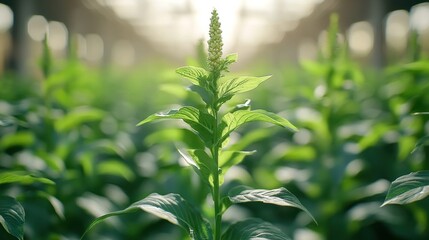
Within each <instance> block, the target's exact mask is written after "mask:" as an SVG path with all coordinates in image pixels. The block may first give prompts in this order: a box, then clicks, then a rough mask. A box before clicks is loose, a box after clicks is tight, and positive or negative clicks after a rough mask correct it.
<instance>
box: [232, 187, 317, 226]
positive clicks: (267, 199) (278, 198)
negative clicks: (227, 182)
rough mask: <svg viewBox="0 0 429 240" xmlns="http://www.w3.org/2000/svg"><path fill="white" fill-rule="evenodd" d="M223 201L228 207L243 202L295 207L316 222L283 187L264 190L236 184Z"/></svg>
mask: <svg viewBox="0 0 429 240" xmlns="http://www.w3.org/2000/svg"><path fill="white" fill-rule="evenodd" d="M224 201H225V202H224V203H225V207H226V208H228V207H229V206H230V204H231V203H234V204H236V203H245V202H262V203H268V204H274V205H278V206H287V207H295V208H298V209H301V210H303V211H304V212H306V213H307V214H308V215H309V216H310V217H311V218H312V219H313V221H314V222H316V220H315V219H314V217H313V216H312V215H311V213H310V212H309V211H308V210H307V208H305V207H304V206H303V205H302V204H301V202H300V201H299V200H298V198H297V197H296V196H295V195H293V194H292V193H291V192H289V191H288V190H287V189H286V188H283V187H282V188H277V189H272V190H265V189H249V188H248V187H245V186H238V187H235V188H233V189H232V190H231V191H230V192H229V193H228V197H227V199H224ZM228 202H229V203H228Z"/></svg>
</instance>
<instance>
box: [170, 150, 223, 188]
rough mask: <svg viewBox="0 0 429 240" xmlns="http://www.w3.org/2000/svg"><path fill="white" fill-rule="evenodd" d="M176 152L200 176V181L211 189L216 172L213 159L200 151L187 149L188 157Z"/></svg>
mask: <svg viewBox="0 0 429 240" xmlns="http://www.w3.org/2000/svg"><path fill="white" fill-rule="evenodd" d="M178 151H179V153H180V155H182V157H183V158H184V159H185V161H186V162H187V163H189V164H190V165H191V166H192V167H193V168H194V170H195V172H196V173H197V174H198V175H200V177H201V179H202V180H204V181H205V182H206V183H207V184H208V185H209V186H210V187H211V188H213V186H214V185H213V177H214V174H217V172H218V170H217V168H216V165H215V163H214V160H213V158H212V157H210V156H209V155H208V154H207V153H206V152H205V151H204V150H202V149H187V150H186V152H187V153H188V155H187V154H186V153H185V152H184V151H182V150H178Z"/></svg>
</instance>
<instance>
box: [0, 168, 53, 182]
mask: <svg viewBox="0 0 429 240" xmlns="http://www.w3.org/2000/svg"><path fill="white" fill-rule="evenodd" d="M36 182H40V183H44V184H55V183H54V182H53V181H52V180H50V179H47V178H42V177H35V176H32V175H30V174H29V173H28V172H24V171H7V172H0V184H6V183H20V184H33V183H36Z"/></svg>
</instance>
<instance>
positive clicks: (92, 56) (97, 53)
mask: <svg viewBox="0 0 429 240" xmlns="http://www.w3.org/2000/svg"><path fill="white" fill-rule="evenodd" d="M86 48H87V51H86V59H88V60H89V61H93V62H97V61H99V60H100V59H101V58H102V57H103V55H104V43H103V39H101V37H100V36H99V35H97V34H88V35H87V36H86Z"/></svg>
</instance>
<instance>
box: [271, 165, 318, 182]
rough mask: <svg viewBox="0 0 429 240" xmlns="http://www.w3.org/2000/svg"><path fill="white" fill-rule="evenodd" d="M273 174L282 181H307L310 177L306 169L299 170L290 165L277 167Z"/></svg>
mask: <svg viewBox="0 0 429 240" xmlns="http://www.w3.org/2000/svg"><path fill="white" fill-rule="evenodd" d="M274 175H275V176H276V178H277V179H278V180H279V181H281V182H283V183H288V182H290V181H299V182H305V181H308V178H309V177H310V173H309V172H308V170H300V169H296V168H291V167H279V168H277V169H276V171H275V172H274Z"/></svg>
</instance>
